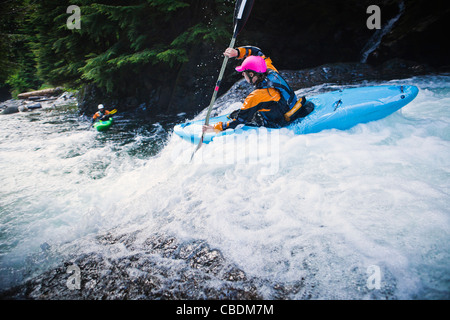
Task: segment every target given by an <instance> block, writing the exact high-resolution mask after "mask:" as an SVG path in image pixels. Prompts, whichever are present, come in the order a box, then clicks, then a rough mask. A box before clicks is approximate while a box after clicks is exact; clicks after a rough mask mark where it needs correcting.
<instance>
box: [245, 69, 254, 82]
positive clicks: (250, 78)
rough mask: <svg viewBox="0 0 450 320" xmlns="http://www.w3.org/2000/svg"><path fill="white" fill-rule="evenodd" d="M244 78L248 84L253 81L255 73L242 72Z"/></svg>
mask: <svg viewBox="0 0 450 320" xmlns="http://www.w3.org/2000/svg"><path fill="white" fill-rule="evenodd" d="M242 73H243V75H244V78H245V81H247V82H248V83H250V84H253V82H255V74H254V73H253V72H248V73H247V72H245V71H244V72H242Z"/></svg>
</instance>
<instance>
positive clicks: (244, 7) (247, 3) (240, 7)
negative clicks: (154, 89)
mask: <svg viewBox="0 0 450 320" xmlns="http://www.w3.org/2000/svg"><path fill="white" fill-rule="evenodd" d="M253 2H254V0H237V1H236V4H235V6H234V18H233V25H234V31H233V37H232V38H231V42H230V45H229V46H228V48H233V47H234V44H235V42H236V38H237V35H238V34H239V33H240V32H241V30H242V29H243V28H244V25H245V22H247V19H248V17H249V16H250V12H251V11H252V7H253ZM228 59H229V58H228V57H227V56H225V58H224V59H223V63H222V68H221V69H220V73H219V78H218V79H217V82H216V87H215V88H214V92H213V95H212V98H211V102H210V103H209V107H208V112H207V113H206V119H205V126H207V125H209V117H210V115H211V110H212V107H213V105H214V102H215V101H216V98H217V93H218V91H219V88H220V82H221V81H222V78H223V74H224V72H225V68H226V66H227V62H228ZM204 135H205V133H204V132H203V131H202V137H201V139H200V142H199V144H198V145H197V148H195V150H194V152H193V153H192V156H191V161H192V159H193V158H194V154H195V153H196V152H197V150H198V149H200V147H201V146H202V144H203V137H204Z"/></svg>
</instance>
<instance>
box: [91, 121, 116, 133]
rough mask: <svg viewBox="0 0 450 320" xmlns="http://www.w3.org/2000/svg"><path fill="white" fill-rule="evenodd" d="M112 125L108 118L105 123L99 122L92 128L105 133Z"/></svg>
mask: <svg viewBox="0 0 450 320" xmlns="http://www.w3.org/2000/svg"><path fill="white" fill-rule="evenodd" d="M112 123H113V118H109V119H108V120H106V121H102V120H99V121H97V122H96V123H94V128H95V129H97V131H105V130H108V129H109V127H111V125H112Z"/></svg>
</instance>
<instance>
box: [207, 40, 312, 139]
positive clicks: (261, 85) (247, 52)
mask: <svg viewBox="0 0 450 320" xmlns="http://www.w3.org/2000/svg"><path fill="white" fill-rule="evenodd" d="M223 54H224V55H225V56H227V57H229V58H237V59H244V58H245V60H244V61H243V63H242V64H241V66H239V67H237V68H236V71H237V72H242V74H243V76H244V78H245V80H246V81H247V82H248V83H250V84H251V85H253V86H254V87H255V90H254V91H253V92H252V93H250V94H249V95H248V96H247V98H246V99H245V101H244V104H243V105H242V107H241V108H240V109H238V110H235V111H234V112H232V113H231V114H230V116H229V118H230V121H227V122H218V123H216V124H214V125H208V126H206V125H205V126H203V131H204V132H209V131H223V130H226V129H234V128H236V127H237V126H238V125H240V124H244V125H248V126H256V127H268V128H280V127H283V126H285V125H287V124H289V122H291V121H293V120H295V119H298V118H299V117H304V116H306V115H307V114H309V113H310V112H311V111H312V109H313V108H314V106H313V105H312V103H310V102H309V103H308V102H307V101H306V100H305V98H304V97H303V98H302V99H301V100H298V99H297V97H296V95H295V93H294V91H293V90H292V89H291V87H290V86H289V84H288V83H287V82H286V80H284V79H283V77H282V76H281V75H280V74H279V73H278V70H277V69H276V68H275V67H274V66H273V64H272V60H271V59H270V58H269V57H266V56H265V55H264V54H263V53H262V51H261V49H259V48H257V47H252V46H244V47H239V48H236V49H234V48H227V49H226V50H225V52H224V53H223ZM302 106H304V107H303V108H302Z"/></svg>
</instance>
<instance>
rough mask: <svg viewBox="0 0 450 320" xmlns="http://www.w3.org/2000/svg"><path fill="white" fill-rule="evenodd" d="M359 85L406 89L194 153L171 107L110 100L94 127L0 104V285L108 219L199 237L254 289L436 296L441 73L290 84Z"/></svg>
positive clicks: (120, 229)
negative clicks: (162, 109)
mask: <svg viewBox="0 0 450 320" xmlns="http://www.w3.org/2000/svg"><path fill="white" fill-rule="evenodd" d="M372 84H373V85H375V84H377V85H378V84H412V85H416V86H418V87H419V89H420V92H419V94H418V96H417V98H416V99H415V100H414V101H412V102H411V103H410V104H408V105H407V106H405V107H404V108H402V109H401V110H400V111H399V112H397V113H395V114H393V115H391V116H389V117H387V118H385V119H382V120H379V121H376V122H371V123H368V124H360V125H358V126H356V127H354V128H352V129H350V130H346V131H339V130H327V131H323V132H320V133H317V134H309V135H293V134H291V133H290V132H286V131H280V133H277V134H276V136H272V137H269V138H268V135H258V136H252V135H251V134H250V135H246V136H242V137H235V138H233V140H232V141H231V142H230V141H229V140H226V139H218V140H217V141H214V142H213V143H211V144H209V145H206V146H203V147H202V148H201V149H200V150H199V152H198V154H196V156H195V157H194V161H193V162H192V163H190V162H189V161H188V160H187V159H189V158H190V155H191V154H192V152H193V150H194V146H193V145H192V144H190V143H188V142H186V141H183V140H181V139H180V138H178V137H177V136H174V135H172V132H171V130H172V128H173V126H174V125H175V124H176V123H179V122H182V121H184V120H183V119H182V117H173V118H168V117H159V118H157V119H147V120H136V119H135V118H132V117H131V115H129V114H120V113H119V114H117V116H116V122H115V124H114V125H113V127H112V128H111V129H110V130H109V131H106V132H102V133H99V132H96V131H94V130H93V129H91V128H90V124H89V121H88V120H87V119H86V118H82V117H80V116H79V115H78V113H77V109H76V107H75V106H65V107H58V108H56V109H54V108H52V109H41V110H36V111H33V112H29V113H17V114H12V115H4V116H0V181H1V183H0V195H1V198H0V291H1V290H4V289H7V288H10V287H12V286H16V285H20V284H22V283H24V282H25V281H26V280H28V279H30V278H33V277H36V276H37V275H39V274H41V273H42V272H45V271H47V270H50V269H51V268H54V267H55V266H56V265H58V264H60V263H61V261H64V259H65V257H67V256H74V255H80V254H83V253H88V252H92V251H96V252H97V254H103V255H107V254H111V253H110V252H106V249H102V246H99V245H98V243H97V242H96V240H95V239H98V237H99V235H103V234H107V233H116V234H129V235H130V234H132V235H133V241H135V243H144V242H145V241H148V239H149V237H151V236H152V235H156V234H157V235H164V236H165V237H173V238H174V239H177V241H178V242H180V243H193V242H195V241H197V242H198V241H202V242H204V243H207V244H208V246H209V248H211V249H214V250H217V252H219V253H220V255H221V256H222V257H223V258H224V259H225V260H226V261H228V263H229V264H232V265H234V266H236V267H237V268H239V270H241V271H242V272H243V273H245V275H246V277H247V278H249V279H250V278H257V279H259V280H260V281H259V282H256V290H257V291H258V296H259V297H262V298H264V299H272V298H277V297H278V296H277V295H276V294H275V292H276V287H277V284H283V285H284V288H285V289H284V290H285V292H284V296H283V297H284V298H288V299H304V298H312V299H448V298H450V277H449V275H450V267H449V266H450V221H449V218H450V210H449V208H450V126H449V124H450V76H448V75H430V76H422V77H414V78H409V79H401V80H395V81H389V82H370V83H369V82H365V83H360V84H357V85H355V84H352V85H348V86H345V85H344V86H335V85H330V84H324V85H321V86H316V87H312V88H305V89H302V90H299V91H298V92H297V94H298V95H303V94H306V95H313V94H316V93H320V92H325V91H329V90H334V89H338V88H341V87H350V86H352V87H354V86H363V85H372ZM236 106H237V107H239V106H238V105H236V103H234V104H232V103H230V104H229V105H225V108H224V110H223V112H226V111H227V110H228V111H229V110H231V109H233V108H236ZM269 136H270V135H269ZM255 144H256V145H257V146H258V148H257V149H256V150H257V153H258V155H257V157H255V153H254V151H255V149H254V145H255ZM275 144H276V145H275ZM269 149H270V150H269ZM230 154H232V155H233V156H231V157H230ZM274 156H275V158H274ZM138 247H139V246H137V248H138ZM102 250H105V252H102ZM137 250H138V249H137ZM114 254H115V256H116V257H117V256H120V255H124V256H125V255H126V254H128V253H124V251H120V250H117V251H115V253H114ZM176 268H177V264H172V270H175V271H174V272H171V273H170V277H173V281H178V280H176V279H175V278H177V272H176ZM180 268H181V267H180ZM183 268H185V266H184V267H183ZM135 269H136V268H135ZM137 269H139V268H137ZM180 270H181V269H180ZM183 270H185V269H183ZM81 274H82V275H83V270H81ZM134 276H136V277H138V272H137V271H136V270H135V273H134ZM106 277H107V276H106ZM165 281H168V283H170V281H171V279H165ZM216 281H217V284H214V283H212V284H210V286H216V287H217V288H220V287H221V285H223V283H220V282H221V280H220V279H219V280H216ZM289 284H292V286H289ZM297 284H298V285H297ZM286 288H287V289H286ZM289 288H290V289H289ZM81 290H83V289H81ZM167 290H171V289H170V288H167ZM204 297H206V298H208V296H204Z"/></svg>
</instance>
